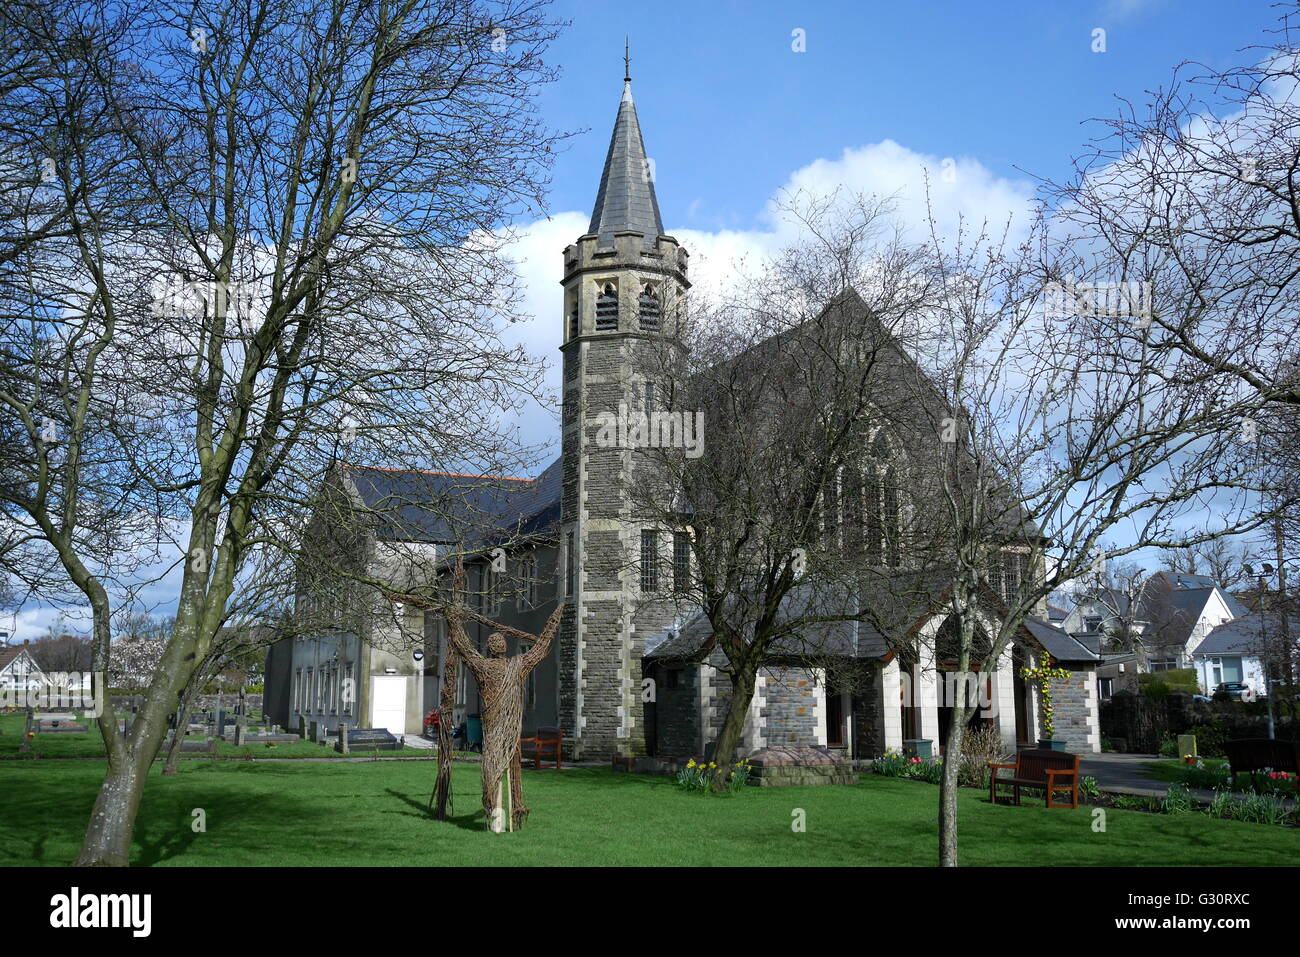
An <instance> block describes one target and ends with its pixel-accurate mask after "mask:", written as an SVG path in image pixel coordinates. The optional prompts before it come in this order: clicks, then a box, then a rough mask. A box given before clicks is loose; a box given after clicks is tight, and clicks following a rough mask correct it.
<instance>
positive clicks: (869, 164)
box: [505, 140, 1033, 464]
mask: <svg viewBox="0 0 1300 957" xmlns="http://www.w3.org/2000/svg"><path fill="white" fill-rule="evenodd" d="M927 179H928V189H929V200H930V204H931V207H932V208H933V212H934V217H935V225H936V227H937V228H938V230H939V231H940V233H941V234H942V235H944V236H952V235H954V234H955V233H956V230H957V228H958V223H959V221H960V220H962V219H964V220H965V222H966V224H967V226H968V228H978V227H979V226H981V225H982V224H983V223H985V222H987V223H988V224H989V226H990V228H991V229H993V230H996V231H1000V230H1001V229H1002V227H1003V225H1004V224H1005V223H1006V222H1007V221H1008V219H1009V218H1011V219H1013V220H1014V221H1015V222H1016V223H1017V224H1018V225H1017V226H1016V227H1015V229H1016V231H1017V232H1019V230H1021V229H1023V228H1025V227H1026V226H1027V224H1028V221H1029V216H1030V204H1031V199H1032V196H1033V187H1032V185H1031V184H1030V183H1028V182H1026V181H1023V180H1010V179H1005V178H1003V177H1000V176H997V175H996V174H994V173H993V172H992V171H991V170H989V169H988V168H987V167H985V166H984V165H983V164H982V163H980V162H979V161H978V160H976V159H973V158H970V157H955V158H949V157H940V156H929V155H926V154H923V153H918V152H915V151H914V150H910V149H908V148H907V147H905V146H902V145H900V144H899V143H896V142H894V141H893V140H884V141H882V142H880V143H874V144H870V145H867V146H861V147H850V148H847V149H845V150H844V152H843V153H842V154H841V155H840V156H839V157H838V158H836V159H817V160H814V161H813V162H811V163H809V164H808V165H807V166H804V167H802V168H800V169H798V170H795V171H794V172H793V173H792V174H791V175H790V176H789V178H788V179H787V180H786V181H785V182H784V183H783V184H781V185H780V186H779V187H778V188H776V189H774V190H773V191H772V193H771V195H770V196H768V197H766V198H765V199H764V200H763V202H761V203H760V204H757V208H758V213H757V215H755V217H754V220H755V222H756V226H755V228H753V229H719V230H716V231H708V230H698V229H674V228H673V226H672V224H671V223H670V224H668V225H667V228H668V231H669V233H671V234H672V235H673V236H675V237H676V238H677V239H678V241H680V242H681V243H682V245H683V246H684V247H685V248H686V249H687V250H688V251H689V252H690V255H691V280H692V282H693V283H694V285H695V288H696V289H697V290H698V291H702V292H704V293H705V294H706V295H707V294H708V293H709V292H711V291H716V290H717V289H718V288H720V287H722V286H724V285H725V284H726V283H727V282H728V281H729V280H730V279H731V277H734V276H735V275H736V274H737V272H738V267H740V266H741V265H742V264H744V265H748V266H750V267H754V266H757V265H758V264H759V263H760V262H761V261H762V260H763V259H764V258H765V257H767V256H769V255H771V254H772V253H773V252H775V251H776V250H778V249H779V248H781V247H782V246H785V245H787V244H789V243H791V242H793V241H796V240H797V239H798V238H799V231H798V229H797V228H796V227H795V226H794V225H793V224H792V223H790V222H788V221H786V220H783V219H782V218H781V217H780V216H779V215H778V210H777V203H778V201H779V198H780V197H781V196H783V195H793V194H796V193H799V192H802V193H804V194H805V195H808V196H810V197H824V196H828V195H831V194H833V193H835V191H836V190H837V189H838V190H839V191H840V193H841V195H842V196H843V197H844V198H845V199H846V200H847V199H848V198H849V197H850V196H851V195H852V194H855V193H863V194H867V195H875V196H878V197H881V198H886V197H889V198H892V199H893V201H894V206H895V210H896V216H897V218H898V221H899V223H900V226H901V227H902V232H903V236H904V237H905V238H906V239H909V240H912V241H916V242H920V241H924V240H925V239H926V237H927V235H928V230H929V225H928V223H927V192H926V190H927ZM698 202H699V201H698V200H697V201H696V203H698ZM694 205H695V204H692V206H694ZM688 218H689V216H688ZM588 221H589V214H588V213H585V212H573V211H571V212H564V213H557V214H555V215H554V216H551V217H550V218H548V219H544V220H538V221H537V222H535V223H532V224H531V225H528V226H524V227H521V228H520V229H519V230H518V231H517V239H516V241H515V243H514V245H513V246H512V249H511V255H512V256H513V258H514V259H515V261H516V262H517V263H518V268H519V273H520V277H521V280H522V283H523V290H524V307H525V309H526V311H527V312H528V313H529V314H530V315H531V316H532V317H533V318H532V319H530V320H527V321H524V322H520V323H517V324H515V325H514V326H511V327H510V328H509V329H507V330H506V335H505V338H506V339H507V341H508V342H511V343H520V344H522V345H524V346H526V347H527V348H528V349H529V351H530V352H531V353H532V354H533V355H535V356H540V357H544V358H546V359H547V360H548V361H549V362H550V363H551V368H550V369H549V370H548V372H547V376H546V384H547V387H548V389H549V390H550V391H551V392H552V394H553V395H554V396H555V398H556V401H557V403H558V399H559V389H560V375H561V368H560V355H559V351H558V347H559V345H560V342H561V341H562V338H563V315H562V308H561V300H560V280H561V279H562V278H563V261H562V253H563V250H564V248H565V247H566V246H568V245H569V244H570V243H572V242H574V240H576V239H577V238H578V237H579V236H581V235H583V234H584V233H585V232H586V231H587V225H588ZM519 430H520V438H521V440H522V441H523V442H525V443H549V444H550V446H551V457H553V456H554V455H555V454H558V450H559V419H558V408H557V409H553V410H547V409H544V408H542V407H540V406H538V405H536V404H533V403H530V405H529V407H528V409H527V410H526V412H525V413H524V414H523V415H522V416H521V417H520V418H519ZM550 460H551V458H550V457H548V458H547V459H546V460H545V462H549V461H550ZM545 462H544V463H543V464H545Z"/></svg>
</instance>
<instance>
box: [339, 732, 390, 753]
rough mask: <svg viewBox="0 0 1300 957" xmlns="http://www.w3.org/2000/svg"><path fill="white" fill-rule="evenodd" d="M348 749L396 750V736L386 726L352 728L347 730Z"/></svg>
mask: <svg viewBox="0 0 1300 957" xmlns="http://www.w3.org/2000/svg"><path fill="white" fill-rule="evenodd" d="M347 737H348V740H347V744H346V745H344V746H345V747H346V748H347V749H348V750H349V751H396V750H397V749H398V744H397V738H395V737H393V734H392V732H391V731H389V730H388V729H387V728H353V729H352V730H351V731H349V732H348V736H347Z"/></svg>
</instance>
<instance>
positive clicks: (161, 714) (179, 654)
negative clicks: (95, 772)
mask: <svg viewBox="0 0 1300 957" xmlns="http://www.w3.org/2000/svg"><path fill="white" fill-rule="evenodd" d="M198 644H199V642H198V636H197V635H195V634H193V633H192V632H191V633H190V634H188V635H180V636H178V635H177V634H176V632H175V631H173V633H172V639H171V641H170V643H169V644H168V647H167V650H166V651H165V652H164V654H163V660H162V662H161V663H160V665H159V667H158V671H157V672H156V673H155V677H154V681H153V683H152V684H150V686H149V690H148V691H147V692H146V693H145V696H144V703H143V704H142V705H141V706H140V710H139V711H138V712H137V713H136V716H135V722H134V723H133V724H132V725H131V731H130V733H129V734H127V735H125V736H123V735H121V734H120V733H119V732H118V730H117V716H116V715H115V714H114V712H113V709H112V707H111V706H110V707H107V708H106V709H105V711H104V713H103V714H101V715H100V716H99V729H100V733H101V734H102V735H103V738H104V742H105V750H106V751H107V752H108V772H107V774H105V776H104V783H103V784H102V785H101V786H100V789H99V794H98V796H96V798H95V807H94V810H93V811H91V814H90V823H89V824H87V825H86V836H85V839H84V841H83V842H82V845H81V853H80V854H78V855H77V859H76V861H75V862H74V864H75V865H76V866H79V867H126V866H127V865H128V864H129V863H130V857H131V839H132V837H133V835H134V833H135V818H136V813H137V812H138V811H139V809H140V799H141V797H142V796H143V793H144V785H145V780H146V779H147V778H148V776H149V768H150V766H151V765H152V764H153V760H154V758H156V757H157V756H158V751H159V749H161V747H162V741H163V735H164V734H165V733H166V731H167V715H168V714H169V713H170V712H171V710H172V708H173V707H174V705H173V702H175V701H176V700H177V699H178V698H179V696H180V693H181V692H182V691H183V690H184V689H185V688H186V686H187V685H188V684H189V681H190V679H191V678H192V677H193V676H194V673H195V672H196V671H197V670H198V668H199V664H198V663H199V662H201V661H202V659H203V654H201V653H200V654H196V646H197V645H198Z"/></svg>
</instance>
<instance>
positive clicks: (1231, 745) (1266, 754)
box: [1223, 738, 1300, 791]
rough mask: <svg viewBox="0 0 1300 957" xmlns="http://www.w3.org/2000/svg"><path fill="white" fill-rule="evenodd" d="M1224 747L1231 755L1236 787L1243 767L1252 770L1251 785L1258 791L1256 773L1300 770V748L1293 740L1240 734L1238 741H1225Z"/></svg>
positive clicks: (1233, 783) (1233, 782) (1230, 762)
mask: <svg viewBox="0 0 1300 957" xmlns="http://www.w3.org/2000/svg"><path fill="white" fill-rule="evenodd" d="M1223 750H1224V753H1225V754H1227V756H1228V769H1229V771H1230V772H1231V774H1232V785H1233V787H1236V786H1237V775H1238V774H1241V773H1242V772H1243V771H1244V772H1247V773H1249V774H1250V783H1251V786H1252V787H1253V788H1254V789H1255V790H1256V791H1258V790H1259V781H1258V779H1257V778H1256V775H1257V774H1258V773H1259V772H1260V771H1264V770H1270V771H1292V772H1295V773H1297V774H1300V751H1297V749H1296V746H1295V745H1294V744H1293V743H1292V742H1290V741H1278V740H1275V739H1274V738H1238V739H1237V740H1236V741H1226V742H1224V745H1223Z"/></svg>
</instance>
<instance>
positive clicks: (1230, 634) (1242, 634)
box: [1192, 615, 1278, 658]
mask: <svg viewBox="0 0 1300 957" xmlns="http://www.w3.org/2000/svg"><path fill="white" fill-rule="evenodd" d="M1277 627H1278V620H1277V616H1276V615H1246V616H1244V617H1241V618H1234V619H1233V620H1232V621H1230V622H1227V623H1226V624H1222V625H1219V626H1218V627H1216V628H1213V629H1211V630H1210V633H1209V634H1208V635H1206V636H1205V639H1204V640H1203V641H1202V642H1201V643H1200V644H1199V645H1197V646H1196V649H1195V650H1194V651H1193V652H1192V655H1193V656H1194V657H1198V658H1199V657H1201V656H1203V655H1258V654H1259V652H1260V648H1259V646H1260V643H1261V640H1262V639H1263V637H1264V636H1267V635H1269V634H1273V633H1275V631H1276V629H1277Z"/></svg>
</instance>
